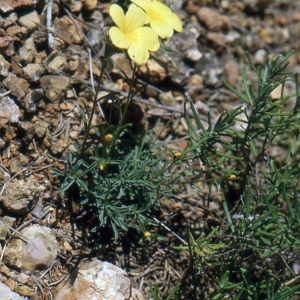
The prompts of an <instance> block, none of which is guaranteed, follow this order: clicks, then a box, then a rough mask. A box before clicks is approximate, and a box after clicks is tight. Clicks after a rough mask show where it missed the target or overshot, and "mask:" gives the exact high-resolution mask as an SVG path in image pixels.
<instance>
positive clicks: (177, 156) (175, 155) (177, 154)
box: [174, 152, 182, 159]
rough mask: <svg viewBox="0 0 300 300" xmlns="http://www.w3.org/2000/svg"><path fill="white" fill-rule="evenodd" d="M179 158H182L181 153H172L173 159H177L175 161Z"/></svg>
mask: <svg viewBox="0 0 300 300" xmlns="http://www.w3.org/2000/svg"><path fill="white" fill-rule="evenodd" d="M181 156H182V153H181V152H175V153H174V157H175V158H177V159H179V158H180V157H181Z"/></svg>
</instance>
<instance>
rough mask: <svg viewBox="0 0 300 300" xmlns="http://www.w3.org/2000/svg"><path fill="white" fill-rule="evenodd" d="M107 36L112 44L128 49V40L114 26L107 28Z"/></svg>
mask: <svg viewBox="0 0 300 300" xmlns="http://www.w3.org/2000/svg"><path fill="white" fill-rule="evenodd" d="M108 34H109V37H110V39H111V42H112V43H113V45H115V46H116V47H118V48H120V49H128V48H129V46H130V41H129V39H128V38H127V36H126V35H125V34H124V33H123V32H122V31H121V30H120V29H119V28H118V27H116V26H113V27H111V28H110V29H109V32H108Z"/></svg>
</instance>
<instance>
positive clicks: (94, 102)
mask: <svg viewBox="0 0 300 300" xmlns="http://www.w3.org/2000/svg"><path fill="white" fill-rule="evenodd" d="M106 66H107V60H106V59H104V60H103V62H102V66H101V72H100V76H99V78H98V84H97V89H96V92H95V95H94V101H93V106H92V110H91V113H90V117H89V121H88V125H87V128H86V131H85V135H84V140H83V144H82V149H81V152H80V155H79V156H77V158H78V159H79V158H80V157H82V155H83V153H84V151H85V150H86V141H87V138H88V135H89V132H90V129H91V125H92V120H93V115H94V113H95V110H96V107H97V98H98V94H99V92H100V88H101V82H102V78H103V74H104V71H105V69H106ZM78 159H77V160H78Z"/></svg>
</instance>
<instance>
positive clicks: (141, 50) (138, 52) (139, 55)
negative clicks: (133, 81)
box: [128, 42, 149, 65]
mask: <svg viewBox="0 0 300 300" xmlns="http://www.w3.org/2000/svg"><path fill="white" fill-rule="evenodd" d="M128 55H129V57H130V58H131V60H132V61H134V62H135V63H136V64H138V65H143V64H145V63H146V62H147V60H148V58H149V51H148V49H147V47H146V45H145V44H143V43H140V42H139V43H136V44H131V45H130V47H129V49H128Z"/></svg>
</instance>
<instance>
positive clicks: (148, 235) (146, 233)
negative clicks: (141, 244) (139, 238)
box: [144, 231, 152, 237]
mask: <svg viewBox="0 0 300 300" xmlns="http://www.w3.org/2000/svg"><path fill="white" fill-rule="evenodd" d="M150 236H152V233H151V232H149V231H146V232H144V237H150Z"/></svg>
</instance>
